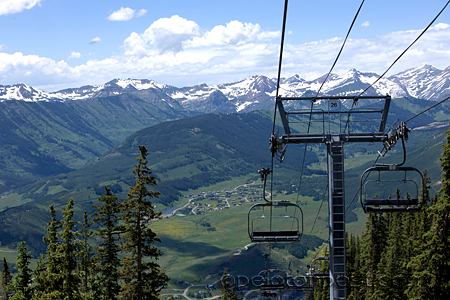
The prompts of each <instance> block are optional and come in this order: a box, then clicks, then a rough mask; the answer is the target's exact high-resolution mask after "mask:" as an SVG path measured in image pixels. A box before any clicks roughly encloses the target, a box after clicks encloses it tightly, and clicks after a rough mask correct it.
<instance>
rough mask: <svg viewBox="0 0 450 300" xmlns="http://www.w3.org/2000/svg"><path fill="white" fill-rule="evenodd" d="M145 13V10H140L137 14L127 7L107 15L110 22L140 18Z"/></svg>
mask: <svg viewBox="0 0 450 300" xmlns="http://www.w3.org/2000/svg"><path fill="white" fill-rule="evenodd" d="M146 13H147V10H146V9H140V10H139V11H138V12H136V10H134V9H131V8H129V7H121V8H120V9H119V10H117V11H115V12H113V13H112V14H110V15H109V17H108V20H110V21H128V20H130V19H132V18H134V17H141V16H143V15H145V14H146Z"/></svg>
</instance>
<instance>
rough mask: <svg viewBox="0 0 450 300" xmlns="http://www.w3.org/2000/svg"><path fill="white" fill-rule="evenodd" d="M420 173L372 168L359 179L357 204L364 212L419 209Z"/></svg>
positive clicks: (399, 169) (383, 167) (397, 169)
mask: <svg viewBox="0 0 450 300" xmlns="http://www.w3.org/2000/svg"><path fill="white" fill-rule="evenodd" d="M422 182H423V176H422V173H420V171H419V170H417V169H416V168H412V167H399V166H396V165H386V166H384V165H383V166H376V167H372V168H369V169H367V170H366V171H365V172H364V173H363V175H362V176H361V190H360V191H361V192H360V200H361V205H362V207H363V209H364V212H366V213H377V212H416V211H419V210H420V205H419V188H420V186H421V184H422Z"/></svg>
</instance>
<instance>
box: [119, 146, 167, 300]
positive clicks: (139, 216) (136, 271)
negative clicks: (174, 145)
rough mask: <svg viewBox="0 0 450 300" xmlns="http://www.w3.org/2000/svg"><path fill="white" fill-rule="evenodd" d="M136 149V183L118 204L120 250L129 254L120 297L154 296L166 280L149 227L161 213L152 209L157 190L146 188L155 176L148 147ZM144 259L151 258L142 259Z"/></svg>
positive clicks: (123, 263) (123, 270) (158, 252)
mask: <svg viewBox="0 0 450 300" xmlns="http://www.w3.org/2000/svg"><path fill="white" fill-rule="evenodd" d="M139 151H140V152H141V155H140V156H139V157H138V158H137V161H138V163H137V164H136V165H135V169H134V171H133V173H134V174H135V180H136V182H135V186H131V187H130V191H129V192H128V197H127V198H126V200H125V201H124V202H122V204H121V212H122V221H123V223H124V234H123V243H122V251H123V252H125V253H126V254H128V255H127V256H125V257H124V258H123V259H122V262H121V265H122V270H121V275H122V279H123V282H124V285H123V286H122V287H121V291H120V298H121V299H139V300H141V299H157V298H158V295H159V293H160V291H161V290H162V289H163V288H164V286H165V285H166V284H167V281H168V280H169V278H168V277H167V275H166V274H165V272H164V271H163V270H161V268H160V266H159V265H158V264H157V263H156V262H155V260H157V259H158V258H159V256H161V255H162V252H161V251H160V250H158V249H157V248H156V247H155V246H153V243H154V242H155V241H160V239H159V238H157V237H156V233H154V232H153V231H152V230H151V228H150V223H151V221H152V220H153V219H155V218H158V217H159V215H160V214H159V213H156V212H155V211H154V207H153V204H152V202H151V201H150V199H151V198H156V197H158V196H159V193H157V192H154V191H152V190H148V189H147V187H148V186H151V185H156V179H155V177H153V176H151V172H150V168H149V167H148V166H147V161H146V157H147V155H148V150H147V149H146V148H145V147H144V146H139ZM144 258H150V260H146V261H144Z"/></svg>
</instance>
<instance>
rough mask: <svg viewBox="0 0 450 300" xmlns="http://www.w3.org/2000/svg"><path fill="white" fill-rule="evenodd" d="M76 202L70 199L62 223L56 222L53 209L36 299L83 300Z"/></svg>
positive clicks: (51, 209) (37, 282)
mask: <svg viewBox="0 0 450 300" xmlns="http://www.w3.org/2000/svg"><path fill="white" fill-rule="evenodd" d="M73 206H74V202H73V199H69V201H68V203H67V207H63V208H62V210H63V212H62V214H63V219H62V221H57V220H56V212H55V209H54V207H53V206H51V207H50V213H51V216H52V221H51V222H50V223H49V226H48V227H47V235H46V236H45V237H44V242H45V243H47V253H46V255H45V256H44V258H45V259H46V260H47V263H46V265H44V260H43V259H41V260H40V262H39V264H38V269H39V271H38V272H37V277H36V280H35V281H36V291H35V293H34V295H33V299H55V300H56V299H67V300H76V299H81V294H80V285H81V274H80V272H78V270H77V256H78V255H79V252H80V241H79V240H78V238H77V232H76V231H74V227H75V225H76V224H77V222H75V221H74V220H73V215H74V210H73Z"/></svg>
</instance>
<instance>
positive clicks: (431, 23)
mask: <svg viewBox="0 0 450 300" xmlns="http://www.w3.org/2000/svg"><path fill="white" fill-rule="evenodd" d="M449 3H450V0H449V1H448V2H447V4H445V5H444V7H443V8H442V9H441V11H440V12H439V13H438V14H437V16H436V17H435V18H434V19H433V20H432V21H431V22H430V24H428V26H427V27H426V28H425V29H424V30H423V31H422V33H421V34H420V35H419V36H418V37H417V38H416V39H415V40H414V42H412V43H411V45H409V46H408V48H406V49H405V51H403V52H402V53H401V54H400V55H399V56H398V57H397V59H396V60H395V61H394V62H393V63H392V64H391V66H390V67H389V68H388V69H387V70H386V71H385V72H384V73H383V74H382V75H381V76H380V77H379V78H378V79H377V80H375V82H374V83H372V84H371V85H369V86H368V87H367V88H366V89H365V90H364V91H363V92H362V93H361V94H359V96H358V97H360V96H362V95H363V94H365V93H366V92H367V91H368V90H369V89H370V88H371V87H372V86H374V85H375V84H376V83H377V82H378V81H379V80H380V79H381V78H383V76H384V75H386V73H387V72H388V71H389V70H390V69H391V68H392V67H393V66H394V65H395V64H396V63H397V61H398V60H399V59H400V58H401V57H402V56H403V55H404V54H405V53H406V52H407V51H408V50H409V49H410V48H411V47H412V46H413V45H414V44H415V43H416V42H417V41H418V40H419V39H420V38H421V37H422V35H423V34H424V33H425V32H426V31H427V30H428V29H429V28H430V27H431V25H433V23H434V21H436V19H437V18H438V17H439V16H440V15H441V14H442V12H443V11H444V10H445V8H446V7H447V6H448V4H449Z"/></svg>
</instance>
